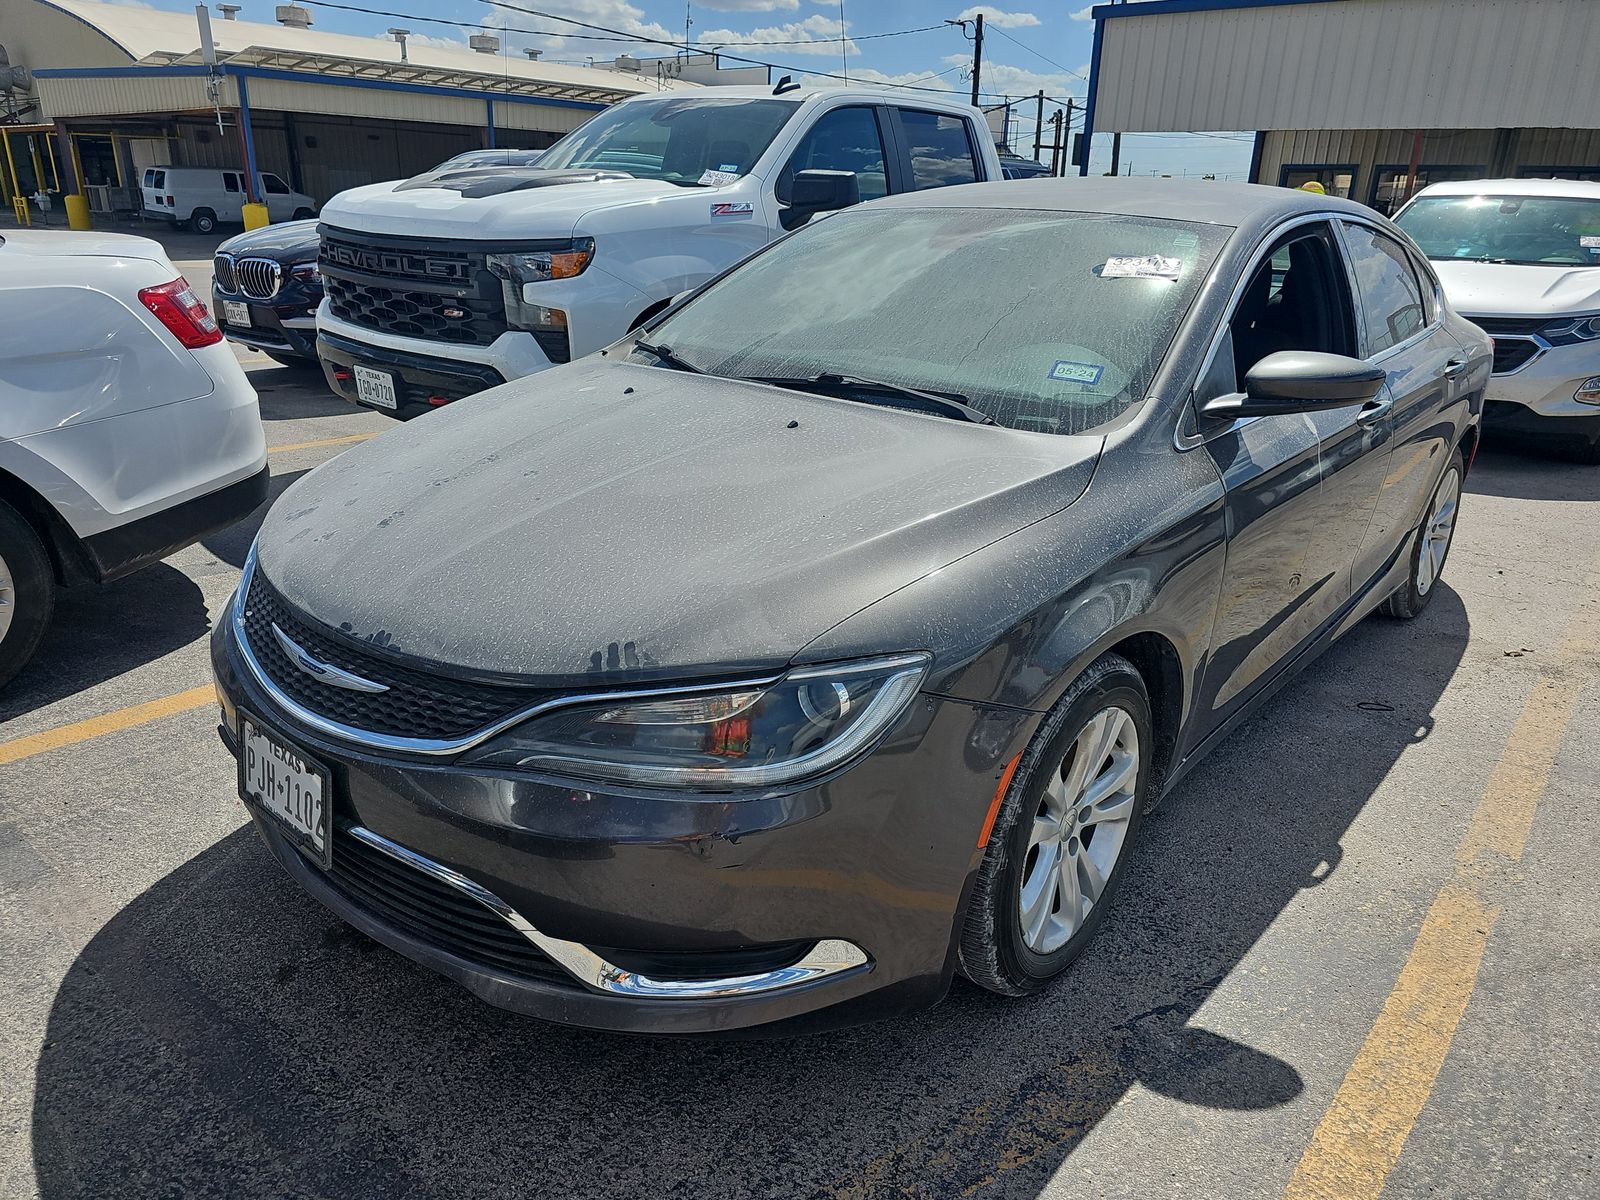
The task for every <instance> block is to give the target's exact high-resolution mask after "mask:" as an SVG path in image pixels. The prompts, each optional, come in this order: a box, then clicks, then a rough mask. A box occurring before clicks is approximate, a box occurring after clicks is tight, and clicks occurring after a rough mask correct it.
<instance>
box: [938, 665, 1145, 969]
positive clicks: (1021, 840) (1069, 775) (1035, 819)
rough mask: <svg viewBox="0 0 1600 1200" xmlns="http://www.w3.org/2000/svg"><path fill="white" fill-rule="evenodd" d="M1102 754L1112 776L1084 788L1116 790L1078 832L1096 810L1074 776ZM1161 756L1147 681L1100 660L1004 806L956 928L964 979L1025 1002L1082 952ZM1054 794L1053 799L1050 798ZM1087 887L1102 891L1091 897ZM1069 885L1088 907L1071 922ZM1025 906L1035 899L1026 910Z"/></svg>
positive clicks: (1024, 766)
mask: <svg viewBox="0 0 1600 1200" xmlns="http://www.w3.org/2000/svg"><path fill="white" fill-rule="evenodd" d="M1102 722H1104V724H1102ZM1108 739H1109V740H1108ZM1097 743H1098V746H1097V745H1096V744H1097ZM1096 748H1098V749H1100V750H1102V751H1103V752H1104V756H1103V757H1102V758H1101V762H1102V763H1104V764H1106V769H1103V770H1097V771H1095V772H1094V773H1093V774H1092V775H1091V776H1090V778H1089V780H1088V783H1095V782H1101V783H1104V782H1106V781H1108V780H1112V779H1120V781H1121V783H1120V786H1119V787H1117V788H1116V790H1115V791H1114V792H1112V793H1111V795H1110V796H1109V797H1107V798H1106V799H1105V800H1103V801H1102V802H1100V804H1099V805H1098V809H1099V811H1098V812H1097V813H1096V818H1097V819H1095V820H1093V821H1090V822H1085V823H1080V822H1079V820H1078V818H1080V817H1081V816H1082V814H1083V813H1085V812H1088V811H1090V807H1093V806H1084V805H1083V804H1082V800H1083V799H1085V798H1086V796H1085V794H1084V791H1083V789H1081V788H1079V787H1078V786H1077V784H1076V783H1075V782H1074V781H1075V780H1077V779H1078V778H1080V775H1079V772H1078V771H1076V770H1074V767H1076V766H1077V765H1078V763H1079V761H1080V758H1082V756H1083V755H1084V754H1086V753H1087V754H1093V753H1094V752H1095V749H1096ZM1154 750H1155V738H1154V735H1153V733H1152V730H1151V724H1150V697H1149V693H1148V692H1147V691H1146V690H1145V685H1144V680H1143V679H1142V678H1141V677H1140V675H1139V672H1138V671H1137V670H1135V669H1134V667H1133V664H1131V663H1130V662H1128V661H1127V660H1126V659H1124V658H1122V657H1120V656H1118V655H1115V654H1105V655H1102V656H1101V657H1099V658H1097V659H1096V660H1095V661H1094V662H1093V663H1092V664H1090V666H1089V668H1088V669H1087V670H1086V671H1084V673H1083V674H1082V675H1080V676H1079V677H1078V678H1077V679H1076V680H1075V681H1074V682H1073V684H1072V686H1071V687H1069V688H1068V689H1067V692H1066V694H1065V695H1064V696H1062V698H1061V699H1060V701H1059V702H1058V703H1057V704H1056V706H1055V707H1054V708H1052V709H1051V710H1050V714H1049V715H1048V716H1047V717H1046V718H1045V720H1044V724H1043V725H1041V726H1040V728H1039V731H1038V732H1037V733H1036V734H1034V736H1033V740H1032V741H1031V742H1029V743H1028V748H1027V750H1026V751H1024V752H1023V755H1022V760H1021V762H1020V763H1019V764H1018V766H1017V770H1016V772H1015V774H1014V775H1013V776H1012V780H1011V785H1010V787H1008V788H1007V789H1006V794H1005V798H1004V799H1003V800H1002V801H1001V804H1000V812H999V814H998V816H997V817H996V820H995V825H994V830H993V832H992V834H991V836H990V838H989V847H988V850H987V851H986V852H985V854H984V857H983V862H982V864H981V865H980V866H979V868H978V881H977V884H976V886H975V887H974V889H973V894H972V899H971V902H970V903H969V904H968V907H967V913H966V917H965V919H964V921H963V924H962V929H961V940H960V945H959V948H958V954H959V962H960V967H961V973H962V974H963V975H965V976H966V977H967V978H968V979H969V980H971V981H972V982H973V983H975V984H977V985H978V986H979V987H981V988H985V989H987V990H989V991H991V992H998V993H999V994H1000V995H1002V996H1025V995H1029V994H1031V993H1033V992H1038V991H1040V990H1042V989H1043V988H1044V987H1045V985H1046V984H1048V983H1049V982H1050V981H1051V980H1052V979H1054V978H1055V977H1056V976H1057V975H1060V974H1061V973H1062V972H1063V971H1065V970H1066V969H1067V968H1068V967H1069V966H1071V965H1072V963H1073V960H1075V959H1076V958H1077V957H1078V955H1080V954H1081V953H1083V949H1084V947H1085V946H1087V945H1088V944H1089V942H1090V940H1091V939H1092V938H1093V937H1094V935H1095V932H1096V930H1098V929H1099V927H1100V922H1101V921H1102V920H1104V918H1105V914H1106V910H1107V908H1108V907H1109V906H1110V903H1111V898H1112V895H1113V894H1114V893H1115V891H1116V887H1117V884H1118V882H1119V881H1120V880H1121V878H1122V873H1123V870H1124V868H1125V866H1126V864H1127V861H1128V857H1129V852H1130V851H1131V849H1132V847H1133V845H1134V842H1135V840H1136V838H1137V835H1138V832H1139V825H1140V821H1141V819H1142V817H1143V814H1144V809H1145V808H1146V807H1147V805H1148V803H1149V799H1150V797H1149V794H1148V793H1149V790H1150V764H1151V755H1152V754H1153V753H1154ZM1130 752H1131V756H1132V757H1131V763H1130V762H1129V761H1127V756H1128V755H1129V753H1130ZM1119 754H1120V755H1121V756H1123V758H1124V761H1122V762H1120V763H1118V762H1117V761H1115V760H1116V759H1117V758H1118V755H1119ZM1082 761H1088V760H1087V758H1082ZM1051 784H1055V785H1056V790H1055V791H1054V792H1048V789H1049V788H1050V785H1051ZM1069 789H1071V791H1072V793H1073V794H1074V795H1075V797H1076V799H1077V800H1078V803H1074V804H1072V805H1071V806H1070V807H1069V808H1068V809H1067V811H1066V812H1065V821H1057V820H1055V814H1056V812H1058V811H1061V810H1062V808H1063V805H1062V800H1063V799H1065V798H1068V797H1066V796H1064V793H1066V792H1068V790H1069ZM1047 792H1048V794H1047ZM1049 828H1054V829H1056V830H1057V831H1063V829H1064V828H1065V829H1070V831H1071V832H1070V833H1068V832H1058V836H1057V837H1056V838H1055V840H1054V841H1053V842H1052V841H1051V840H1050V839H1048V838H1046V839H1045V840H1043V841H1039V840H1038V839H1037V838H1036V837H1035V834H1036V833H1037V832H1039V831H1041V830H1045V829H1049ZM1103 838H1108V839H1111V840H1105V841H1102V840H1101V839H1103ZM1036 843H1037V844H1036ZM1052 847H1053V850H1054V855H1055V861H1056V862H1057V863H1070V864H1071V865H1072V870H1071V872H1070V873H1069V872H1063V871H1056V872H1052V871H1051V870H1050V869H1049V863H1050V861H1051V860H1050V855H1051V851H1052ZM1071 847H1076V849H1075V850H1073V849H1070V848H1071ZM1097 847H1098V850H1097ZM1063 856H1066V857H1063ZM1069 880H1070V882H1069ZM1091 880H1093V881H1096V883H1097V884H1098V890H1097V891H1093V892H1092V895H1091V890H1092V885H1091V884H1090V881H1091ZM1064 886H1067V887H1070V888H1071V889H1072V890H1071V891H1068V892H1067V893H1066V895H1067V896H1068V897H1073V896H1075V897H1076V898H1077V900H1078V902H1079V904H1080V905H1082V904H1083V902H1084V901H1085V900H1087V901H1088V908H1087V912H1084V911H1083V909H1082V908H1080V909H1079V913H1078V918H1077V920H1076V921H1073V920H1071V919H1070V918H1069V917H1066V916H1064V915H1063V914H1065V913H1066V912H1067V906H1066V904H1064V903H1063V887H1064ZM1024 889H1027V892H1026V894H1025V892H1024ZM1029 896H1038V897H1040V899H1039V900H1038V902H1037V903H1033V904H1029V903H1028V897H1029ZM1025 910H1027V911H1025ZM1041 911H1042V919H1041V917H1040V916H1039V915H1038V914H1040V913H1041ZM1030 917H1031V919H1030Z"/></svg>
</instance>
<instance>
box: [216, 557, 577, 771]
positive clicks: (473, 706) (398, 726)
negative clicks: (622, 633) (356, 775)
mask: <svg viewBox="0 0 1600 1200" xmlns="http://www.w3.org/2000/svg"><path fill="white" fill-rule="evenodd" d="M273 625H277V626H278V628H279V629H281V630H283V632H284V633H285V635H287V636H288V637H289V638H290V639H292V640H293V641H294V642H295V644H296V645H298V646H299V647H300V648H301V649H302V650H305V651H307V652H308V653H310V654H313V655H315V656H316V657H318V658H319V659H322V660H324V661H326V662H329V663H332V664H333V665H334V666H336V667H341V668H343V669H344V670H346V671H351V672H354V673H355V674H356V675H359V676H361V678H363V679H368V680H371V681H372V682H374V683H381V684H385V685H387V686H388V688H389V690H388V691H386V692H355V691H350V690H349V689H347V688H339V687H330V686H329V685H328V684H326V683H323V682H322V681H321V680H319V679H317V678H316V677H315V676H314V675H310V674H308V673H307V672H305V671H303V670H301V669H300V668H299V667H298V666H296V665H295V664H294V663H293V662H292V661H290V658H289V654H288V652H287V651H286V650H285V649H284V648H283V646H282V645H281V644H280V643H279V641H278V639H277V638H276V637H275V636H274V635H273V632H272V627H273ZM244 629H245V636H246V637H247V638H248V639H249V642H250V650H251V653H253V654H254V655H255V658H256V661H257V662H258V663H260V664H261V669H262V670H263V671H265V672H266V674H267V677H268V678H269V679H271V680H272V682H273V683H274V684H275V685H276V686H277V687H278V688H279V689H280V690H281V691H282V692H284V693H285V694H286V695H287V696H289V697H290V699H292V700H294V701H295V702H296V703H297V704H299V705H301V706H302V707H304V708H307V709H310V710H311V711H312V712H314V713H317V714H318V715H320V716H323V717H327V718H328V719H329V720H333V721H338V722H339V723H340V724H342V725H348V726H350V727H352V728H354V729H360V730H365V731H367V732H369V733H382V734H388V735H390V736H392V737H409V738H427V739H437V740H447V739H450V738H459V737H464V736H465V735H467V734H469V733H473V732H475V731H477V730H479V729H482V728H483V727H484V726H486V725H490V724H492V723H494V722H495V721H498V720H500V719H502V718H504V717H508V716H511V715H512V714H513V713H516V712H520V711H521V710H523V709H525V708H528V707H530V706H532V705H534V704H537V703H539V702H540V701H541V700H544V699H548V698H549V697H550V696H551V695H552V693H550V692H547V691H542V690H536V689H532V688H512V687H503V686H497V685H492V684H482V683H472V682H469V681H467V680H461V679H452V678H449V677H447V676H441V675H432V674H428V673H426V672H423V671H417V670H413V669H412V668H410V667H404V666H401V665H400V664H399V663H396V662H393V661H391V660H390V659H388V658H385V657H382V656H380V655H376V654H371V653H368V652H366V651H363V650H360V649H358V648H356V647H355V646H354V645H352V644H351V643H350V642H349V641H347V640H346V639H344V638H342V637H338V636H336V635H330V633H328V632H327V631H325V630H323V629H321V628H320V627H316V626H313V625H311V624H309V623H308V622H306V621H304V620H302V619H300V618H299V617H297V616H296V615H295V614H294V612H293V610H292V609H290V608H289V606H288V605H287V604H286V603H284V600H283V597H281V596H280V595H278V593H277V590H276V589H275V588H273V586H272V585H271V584H270V583H268V582H267V580H266V577H265V576H264V575H263V574H262V573H261V571H259V570H257V571H256V572H255V573H254V574H253V575H252V576H251V579H250V591H249V592H248V594H247V595H246V596H245V610H244Z"/></svg>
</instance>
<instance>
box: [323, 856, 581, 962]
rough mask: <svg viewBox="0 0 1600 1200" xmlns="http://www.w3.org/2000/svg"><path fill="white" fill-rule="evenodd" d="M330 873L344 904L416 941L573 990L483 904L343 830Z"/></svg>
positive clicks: (534, 948) (538, 952)
mask: <svg viewBox="0 0 1600 1200" xmlns="http://www.w3.org/2000/svg"><path fill="white" fill-rule="evenodd" d="M330 874H331V877H332V880H333V884H334V886H335V887H337V888H338V889H339V890H340V891H341V892H343V893H344V895H345V896H346V897H347V898H348V899H349V900H351V901H352V902H354V903H355V904H357V905H359V906H360V907H362V908H364V909H366V910H367V911H368V912H369V913H371V914H372V915H373V916H375V917H377V918H378V919H379V920H380V921H383V922H384V923H385V924H387V925H390V926H393V927H394V928H396V929H398V930H400V931H401V932H403V933H406V934H409V935H410V936H411V937H413V938H415V939H417V940H418V941H419V942H426V943H427V944H428V945H430V946H436V947H438V948H439V949H441V950H445V951H448V952H449V953H451V954H453V955H455V956H456V957H457V958H464V959H466V960H467V961H468V962H471V963H475V964H477V965H478V966H482V967H488V968H491V969H492V970H494V971H497V972H499V973H501V974H505V975H514V976H520V977H522V978H524V979H532V980H537V981H538V982H540V983H554V984H561V985H563V986H566V987H573V988H576V987H578V986H579V984H578V982H577V981H576V980H575V979H573V978H572V976H571V975H569V974H567V972H566V971H564V970H562V969H561V967H560V966H558V965H557V964H556V962H555V960H554V959H552V958H550V957H549V956H548V955H547V954H545V953H544V951H542V950H540V949H539V948H538V947H537V946H535V945H534V944H533V943H532V942H530V941H528V939H527V938H525V937H523V936H522V935H521V934H520V933H518V932H517V931H516V930H515V929H513V928H512V927H511V926H510V925H508V924H506V922H505V921H503V920H502V919H501V918H500V917H499V916H498V915H497V914H496V913H494V912H493V911H491V910H490V909H489V908H488V907H486V906H485V905H482V904H479V903H478V902H477V901H476V900H473V899H471V898H469V897H468V896H466V895H465V894H464V893H462V892H459V891H457V890H456V889H455V888H453V887H451V886H450V885H449V884H446V883H442V882H440V881H439V880H437V879H435V878H434V877H433V876H431V875H428V874H425V873H424V872H422V871H419V870H417V869H415V868H414V867H410V866H408V865H406V864H405V863H403V862H401V861H399V860H398V859H396V858H394V857H393V856H391V855H388V854H385V853H384V852H383V851H382V850H379V849H377V848H376V847H375V846H370V845H368V844H367V843H366V842H363V841H361V840H360V839H359V838H357V837H354V836H352V835H351V834H350V833H348V832H346V831H344V830H339V831H338V832H336V833H335V834H334V837H333V870H332V872H331V873H330Z"/></svg>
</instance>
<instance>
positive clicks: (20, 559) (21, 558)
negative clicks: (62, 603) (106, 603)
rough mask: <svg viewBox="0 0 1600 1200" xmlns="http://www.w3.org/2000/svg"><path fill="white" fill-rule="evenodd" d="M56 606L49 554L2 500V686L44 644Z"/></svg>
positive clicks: (0, 645) (0, 668) (0, 568)
mask: <svg viewBox="0 0 1600 1200" xmlns="http://www.w3.org/2000/svg"><path fill="white" fill-rule="evenodd" d="M55 604H56V580H55V575H54V573H53V572H52V571H51V568H50V557H49V555H48V554H46V553H45V549H44V546H43V545H41V544H40V542H39V538H38V535H37V534H35V533H34V532H33V527H32V526H31V525H29V524H28V523H27V522H26V521H24V520H23V519H22V516H21V514H19V513H18V512H17V510H16V509H14V508H12V507H11V506H10V505H9V504H6V503H4V502H3V501H0V687H4V686H5V685H6V683H8V682H9V681H10V679H11V677H12V676H14V675H15V674H16V673H17V672H18V671H20V670H22V668H23V667H24V666H26V665H27V662H28V660H29V659H30V658H32V657H33V652H34V651H35V650H37V649H38V648H39V642H40V640H41V639H43V637H44V631H45V629H46V628H47V627H48V626H49V624H50V614H51V612H52V611H54V609H55Z"/></svg>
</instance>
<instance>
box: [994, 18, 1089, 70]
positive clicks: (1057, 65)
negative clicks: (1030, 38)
mask: <svg viewBox="0 0 1600 1200" xmlns="http://www.w3.org/2000/svg"><path fill="white" fill-rule="evenodd" d="M985 32H987V33H998V34H999V35H1000V36H1001V37H1003V38H1005V39H1006V41H1008V42H1012V43H1014V44H1016V45H1018V46H1021V47H1022V48H1023V49H1024V50H1026V51H1027V52H1028V53H1029V54H1031V55H1033V56H1034V57H1035V58H1041V59H1043V60H1044V61H1045V62H1047V63H1049V64H1050V65H1051V66H1052V67H1054V68H1055V69H1056V70H1058V71H1065V72H1066V73H1067V74H1068V75H1071V76H1073V77H1074V78H1077V79H1084V77H1083V76H1082V75H1080V74H1079V73H1078V72H1077V71H1074V70H1073V69H1072V68H1071V67H1064V66H1062V65H1061V64H1060V63H1058V62H1057V61H1056V60H1055V59H1053V58H1051V57H1050V56H1049V55H1048V54H1040V53H1039V51H1037V50H1035V49H1034V48H1033V47H1032V46H1030V45H1028V43H1027V42H1023V41H1018V40H1017V39H1016V38H1014V37H1012V36H1011V35H1010V34H1009V33H1007V32H1006V31H1005V30H1004V29H1001V28H1000V26H998V25H994V26H991V27H990V28H989V29H987V30H985ZM1084 82H1085V83H1087V82H1088V80H1087V79H1084Z"/></svg>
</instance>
